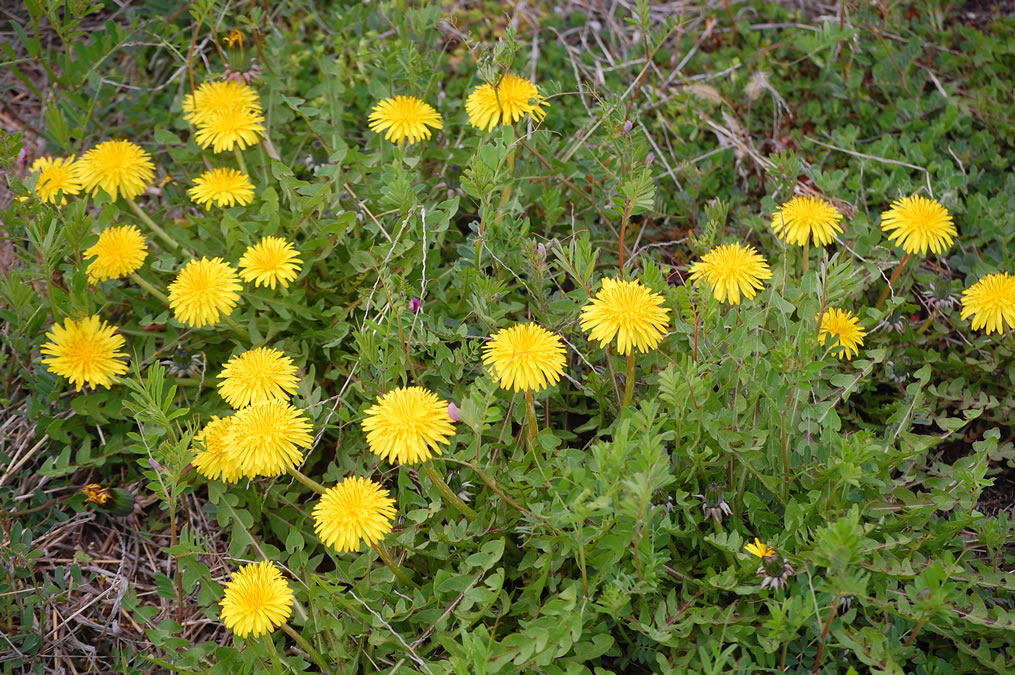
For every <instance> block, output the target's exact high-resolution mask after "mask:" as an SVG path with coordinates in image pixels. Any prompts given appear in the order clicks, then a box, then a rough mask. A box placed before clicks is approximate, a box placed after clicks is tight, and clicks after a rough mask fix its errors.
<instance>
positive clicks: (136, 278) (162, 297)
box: [130, 272, 169, 306]
mask: <svg viewBox="0 0 1015 675" xmlns="http://www.w3.org/2000/svg"><path fill="white" fill-rule="evenodd" d="M130 278H131V280H132V281H133V282H134V283H135V284H137V285H138V286H140V287H141V288H143V289H144V290H146V291H148V293H149V295H151V296H152V297H154V298H156V299H158V300H159V301H160V302H161V303H162V304H163V305H166V306H168V305H169V298H168V297H167V296H166V294H165V293H163V292H162V291H160V290H159V289H157V288H155V287H154V286H152V285H151V284H150V283H148V282H147V281H145V280H144V279H143V278H142V277H141V275H139V274H138V273H137V272H131V273H130Z"/></svg>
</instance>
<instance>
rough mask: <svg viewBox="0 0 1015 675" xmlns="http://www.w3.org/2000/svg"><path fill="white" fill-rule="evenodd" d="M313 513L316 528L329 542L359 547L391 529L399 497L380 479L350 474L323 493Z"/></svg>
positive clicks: (338, 547) (344, 547)
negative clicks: (350, 475) (388, 489)
mask: <svg viewBox="0 0 1015 675" xmlns="http://www.w3.org/2000/svg"><path fill="white" fill-rule="evenodd" d="M313 515H314V532H316V533H317V536H318V537H320V538H321V541H322V542H324V545H325V546H330V547H331V548H333V549H335V550H336V551H339V552H346V551H349V552H352V551H358V550H359V547H360V542H361V541H365V542H366V543H367V546H373V545H374V544H375V543H376V542H378V541H380V540H381V539H383V538H384V535H386V534H387V533H388V532H391V521H392V520H393V519H394V518H395V500H394V499H392V498H391V493H390V492H388V491H387V490H386V489H385V488H384V487H382V486H381V485H379V484H378V483H375V482H374V481H372V480H369V479H366V478H357V477H350V478H346V479H345V480H343V481H342V482H341V483H339V484H338V485H336V486H335V487H332V488H328V490H327V492H325V493H324V494H323V495H321V499H320V501H318V502H317V506H315V507H314V512H313Z"/></svg>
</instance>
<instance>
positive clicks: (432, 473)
mask: <svg viewBox="0 0 1015 675" xmlns="http://www.w3.org/2000/svg"><path fill="white" fill-rule="evenodd" d="M423 470H424V471H426V475H427V476H429V477H430V480H431V482H433V484H434V487H436V488H437V491H438V492H440V493H441V497H443V498H444V501H446V502H448V503H449V504H451V506H453V507H455V510H457V511H458V512H459V513H461V514H462V515H463V516H465V517H466V518H468V519H469V520H475V519H476V518H477V517H478V516H479V514H478V513H476V512H475V511H473V510H472V509H471V508H469V505H468V504H466V503H465V502H463V501H462V500H461V499H460V498H459V497H458V495H456V494H455V493H454V491H453V490H452V489H451V488H449V487H448V484H447V483H445V482H444V479H443V478H441V475H440V474H439V473H437V469H435V468H433V466H432V465H431V464H430V462H423Z"/></svg>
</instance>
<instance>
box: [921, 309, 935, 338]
mask: <svg viewBox="0 0 1015 675" xmlns="http://www.w3.org/2000/svg"><path fill="white" fill-rule="evenodd" d="M936 317H937V307H935V308H934V309H932V310H930V316H928V317H927V320H926V321H924V322H923V323H921V324H920V327H919V328H917V329H916V334H917V335H923V334H924V333H926V332H927V329H928V328H930V325H931V324H932V323H934V319H935V318H936Z"/></svg>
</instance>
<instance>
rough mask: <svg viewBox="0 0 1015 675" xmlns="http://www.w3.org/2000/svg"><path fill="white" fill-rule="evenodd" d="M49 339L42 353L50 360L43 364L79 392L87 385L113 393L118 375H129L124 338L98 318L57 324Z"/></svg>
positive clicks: (43, 360) (95, 316) (86, 318)
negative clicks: (112, 387)
mask: <svg viewBox="0 0 1015 675" xmlns="http://www.w3.org/2000/svg"><path fill="white" fill-rule="evenodd" d="M46 338H47V339H48V340H49V341H48V342H46V343H45V344H44V345H42V350H41V351H42V354H43V355H44V356H46V357H47V358H44V359H42V362H43V363H45V364H46V369H47V370H48V371H49V372H51V373H54V374H55V375H59V376H60V377H64V378H67V379H68V380H70V382H71V384H73V385H74V390H75V391H81V387H82V386H84V385H85V384H87V385H89V386H90V387H91V388H92V389H95V388H96V386H97V385H102V386H103V387H105V388H106V389H109V387H110V385H112V384H113V382H115V381H116V376H117V375H123V374H124V373H126V372H127V363H126V359H127V354H126V353H125V352H123V351H122V350H121V347H123V345H124V339H123V336H122V335H120V334H118V333H117V332H116V327H115V326H110V325H109V324H107V323H106V322H105V321H103V320H101V319H100V318H99V316H98V315H96V314H93V315H92V316H88V317H85V318H84V319H80V320H77V321H75V320H74V319H70V318H67V319H64V323H63V325H62V326H61V325H60V324H58V323H54V324H53V326H52V329H51V330H50V331H49V332H48V333H46Z"/></svg>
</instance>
